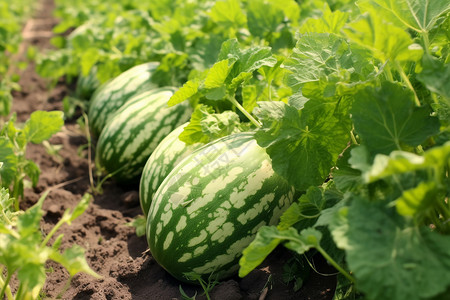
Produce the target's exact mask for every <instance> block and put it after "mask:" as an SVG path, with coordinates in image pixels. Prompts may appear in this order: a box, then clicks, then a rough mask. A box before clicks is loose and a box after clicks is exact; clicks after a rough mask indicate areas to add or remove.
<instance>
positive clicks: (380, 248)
mask: <svg viewBox="0 0 450 300" xmlns="http://www.w3.org/2000/svg"><path fill="white" fill-rule="evenodd" d="M367 216H370V217H367ZM348 223H349V228H348V233H347V237H348V241H349V244H348V247H347V248H346V252H347V262H348V265H349V267H350V269H351V270H352V271H353V272H354V275H355V277H356V279H357V280H358V288H359V289H360V290H361V291H362V292H364V293H366V295H367V296H368V298H370V299H396V300H418V299H430V298H431V297H432V296H434V295H437V294H439V293H441V292H443V291H445V289H446V288H447V287H448V286H449V285H450V277H449V276H447V275H448V270H449V268H450V252H449V251H448V249H450V239H449V238H448V237H447V236H444V235H440V234H438V233H436V232H433V231H431V230H430V229H429V228H427V227H421V228H418V227H409V226H408V225H407V224H406V223H405V222H404V220H403V218H402V217H400V216H399V215H397V214H395V212H393V211H392V209H387V208H386V203H383V202H381V203H373V202H372V203H369V202H367V201H365V200H363V199H361V198H356V197H354V199H353V202H352V205H351V206H350V208H349V212H348ZM387 278H389V280H386V279H387Z"/></svg>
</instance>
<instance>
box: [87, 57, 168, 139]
mask: <svg viewBox="0 0 450 300" xmlns="http://www.w3.org/2000/svg"><path fill="white" fill-rule="evenodd" d="M158 66H159V63H157V62H149V63H145V64H141V65H138V66H135V67H133V68H131V69H129V70H127V71H125V72H123V73H122V74H120V75H119V76H117V77H116V78H114V79H112V80H110V81H108V82H106V83H105V84H103V85H101V86H100V87H99V88H98V89H97V90H96V91H95V93H94V95H93V96H92V98H91V103H90V104H89V114H88V115H89V127H90V129H91V133H92V135H93V136H95V137H98V136H99V135H100V132H101V131H102V129H103V127H104V126H105V124H106V122H107V120H108V119H109V118H110V117H111V116H112V115H113V114H114V113H115V112H116V111H117V110H118V109H119V108H120V107H121V106H122V105H124V104H125V103H126V102H127V101H128V100H130V99H131V98H132V97H133V96H134V95H137V94H139V93H142V92H144V91H148V90H151V89H155V88H156V87H157V86H156V84H154V83H153V82H152V81H151V77H152V74H153V73H154V71H155V69H156V68H157V67H158Z"/></svg>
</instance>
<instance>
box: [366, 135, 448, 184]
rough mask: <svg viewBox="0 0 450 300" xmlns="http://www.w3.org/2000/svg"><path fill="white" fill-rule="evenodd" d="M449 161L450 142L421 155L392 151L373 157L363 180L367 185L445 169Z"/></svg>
mask: <svg viewBox="0 0 450 300" xmlns="http://www.w3.org/2000/svg"><path fill="white" fill-rule="evenodd" d="M449 160H450V142H447V143H445V144H444V145H442V146H438V147H434V148H431V149H429V150H427V151H425V152H424V154H423V155H417V154H414V153H410V152H405V151H393V152H391V153H390V154H389V156H387V155H382V154H378V155H377V156H375V160H374V162H373V166H372V167H371V168H369V169H367V170H365V171H366V174H365V175H364V179H365V180H366V182H367V183H371V182H374V181H377V180H379V179H382V178H386V177H390V176H392V175H398V174H403V173H407V172H413V171H416V170H423V169H434V170H438V169H440V168H442V169H443V168H445V166H446V165H447V164H448V163H449Z"/></svg>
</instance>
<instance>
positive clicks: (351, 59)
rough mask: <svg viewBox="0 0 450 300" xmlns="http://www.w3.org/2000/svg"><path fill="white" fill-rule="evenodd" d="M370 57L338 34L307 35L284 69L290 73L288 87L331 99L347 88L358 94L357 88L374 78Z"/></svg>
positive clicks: (302, 37) (298, 42) (300, 40)
mask: <svg viewBox="0 0 450 300" xmlns="http://www.w3.org/2000/svg"><path fill="white" fill-rule="evenodd" d="M369 55H370V52H368V51H367V50H363V49H361V48H359V47H355V46H354V45H350V44H348V43H347V42H346V41H345V39H343V38H341V37H339V36H337V35H335V34H330V33H315V32H314V33H306V34H303V35H301V36H300V38H299V39H298V41H297V45H296V47H295V48H294V51H293V53H292V54H291V55H290V56H289V57H288V58H287V59H286V60H285V61H284V63H283V66H284V68H286V69H287V70H289V71H290V74H289V75H288V76H287V83H288V85H289V86H290V87H292V88H293V89H294V91H297V90H298V89H299V88H303V90H302V91H303V94H308V95H316V96H326V97H329V96H334V95H335V94H336V90H337V89H340V88H343V87H344V86H348V89H349V91H347V92H349V93H355V91H356V90H357V89H355V85H357V84H364V83H365V81H369V80H370V79H371V78H372V77H373V76H374V75H375V72H374V67H373V65H372V62H371V61H370V59H368V57H369ZM308 97H309V96H308Z"/></svg>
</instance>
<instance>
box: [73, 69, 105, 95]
mask: <svg viewBox="0 0 450 300" xmlns="http://www.w3.org/2000/svg"><path fill="white" fill-rule="evenodd" d="M99 86H100V81H99V80H98V79H97V67H96V66H94V67H92V68H91V70H90V71H89V73H88V74H87V75H86V76H83V75H81V74H80V76H79V77H78V80H77V86H76V89H75V96H76V97H77V98H79V99H83V100H89V99H90V98H91V96H92V94H94V92H95V90H96V89H98V87H99Z"/></svg>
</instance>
